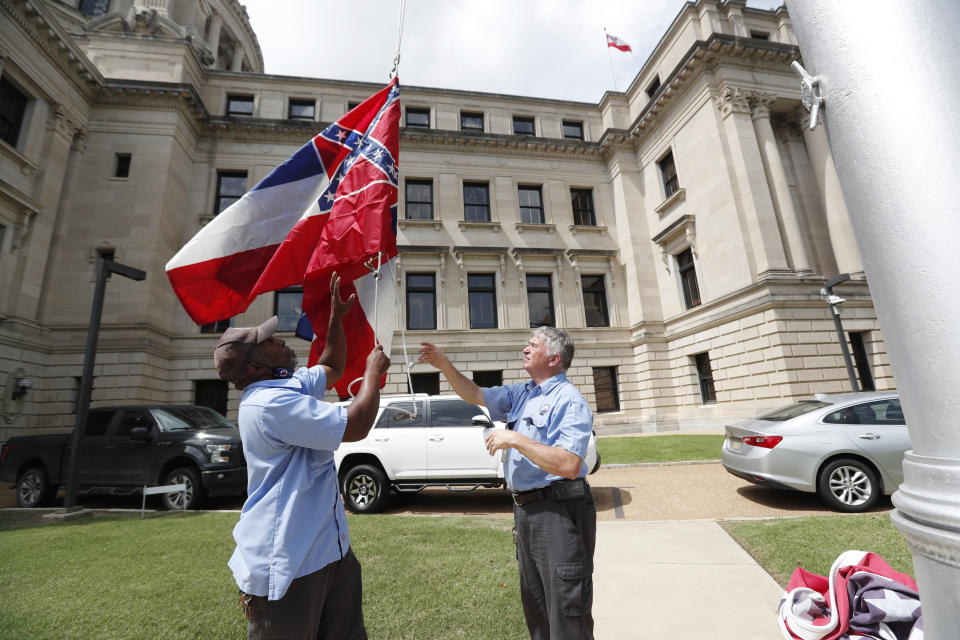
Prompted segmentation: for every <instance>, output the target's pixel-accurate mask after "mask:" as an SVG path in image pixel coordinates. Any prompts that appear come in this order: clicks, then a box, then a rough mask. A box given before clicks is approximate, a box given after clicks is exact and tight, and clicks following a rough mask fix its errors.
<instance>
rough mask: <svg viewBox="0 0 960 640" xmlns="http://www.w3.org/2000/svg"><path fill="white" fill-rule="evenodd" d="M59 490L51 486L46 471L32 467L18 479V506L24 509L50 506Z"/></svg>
mask: <svg viewBox="0 0 960 640" xmlns="http://www.w3.org/2000/svg"><path fill="white" fill-rule="evenodd" d="M57 488H58V487H57V486H56V485H51V484H50V480H49V479H48V478H47V471H46V469H44V468H43V467H30V468H29V469H27V470H26V471H24V472H23V473H21V474H20V477H19V478H18V479H17V506H19V507H22V508H24V509H33V508H35V507H46V506H49V505H50V503H51V502H53V497H54V496H55V495H56V494H57Z"/></svg>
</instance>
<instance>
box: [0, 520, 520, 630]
mask: <svg viewBox="0 0 960 640" xmlns="http://www.w3.org/2000/svg"><path fill="white" fill-rule="evenodd" d="M238 517H239V515H238V514H233V513H188V514H179V513H159V514H153V515H152V516H151V517H148V518H147V519H146V520H143V521H141V520H140V519H139V518H140V516H139V514H109V515H103V514H98V515H97V516H96V517H95V518H91V519H87V520H80V521H76V522H70V523H64V524H49V523H48V522H47V521H44V520H42V519H41V518H40V514H38V513H29V512H28V513H24V512H0V600H2V602H3V605H2V606H0V638H30V639H31V640H39V639H46V638H50V639H54V638H56V639H57V640H61V639H79V638H91V639H96V640H110V639H114V638H116V639H124V640H126V639H132V638H145V639H146V638H149V639H150V640H161V639H165V638H169V639H177V640H181V639H185V638H196V639H202V640H217V639H220V638H224V639H227V638H229V639H231V640H235V639H238V638H245V637H246V624H245V621H244V620H243V615H242V613H241V612H240V609H239V607H238V606H237V604H236V602H237V589H236V586H235V585H234V582H233V577H232V576H231V574H230V571H229V569H228V568H227V560H228V559H229V557H230V554H231V553H232V552H233V548H234V542H233V538H232V535H231V532H232V530H233V526H234V524H236V522H237V519H238ZM348 517H349V519H350V531H351V535H352V537H353V547H354V550H355V552H356V554H357V556H358V557H359V558H360V562H361V563H362V564H363V584H364V601H363V608H364V617H365V620H366V624H367V631H368V633H369V634H370V637H371V638H389V639H391V640H393V639H406V638H409V639H413V638H417V639H421V638H437V639H446V638H470V639H471V640H474V639H476V640H485V639H490V640H504V639H510V638H522V637H524V636H525V634H526V626H525V624H524V622H523V612H522V610H521V608H520V593H519V589H520V588H519V578H518V576H517V569H516V560H515V558H514V549H513V541H512V537H511V533H510V527H511V525H512V522H511V521H509V520H503V519H492V518H439V517H438V518H434V517H397V516H378V515H372V516H371V515H368V516H362V517H354V516H348Z"/></svg>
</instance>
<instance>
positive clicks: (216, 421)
mask: <svg viewBox="0 0 960 640" xmlns="http://www.w3.org/2000/svg"><path fill="white" fill-rule="evenodd" d="M153 415H154V416H155V417H156V418H157V422H159V423H160V428H161V429H162V430H163V431H184V430H186V429H235V428H236V426H235V425H233V424H231V423H230V421H229V420H227V419H226V418H224V417H223V416H222V415H220V414H219V413H217V412H216V411H214V410H213V409H209V408H207V407H164V408H163V409H154V410H153Z"/></svg>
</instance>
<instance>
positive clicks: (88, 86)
mask: <svg viewBox="0 0 960 640" xmlns="http://www.w3.org/2000/svg"><path fill="white" fill-rule="evenodd" d="M0 9H2V10H3V13H5V14H6V15H7V16H9V17H10V19H11V20H12V21H13V22H14V23H16V24H17V25H18V26H19V27H20V29H21V30H22V31H23V33H24V34H26V35H27V37H29V38H30V40H32V41H33V43H34V44H35V45H36V46H37V48H39V49H40V50H41V51H42V52H43V53H44V54H45V55H46V56H47V57H48V59H49V60H50V61H51V62H52V63H53V64H54V66H56V67H57V68H58V69H63V70H64V71H65V72H66V73H65V74H64V75H66V76H67V77H68V78H69V79H70V81H71V82H72V83H73V85H74V86H75V87H76V89H77V90H78V91H79V92H80V94H82V95H84V96H86V97H87V98H88V99H92V98H93V96H94V93H95V91H96V88H97V87H98V86H99V85H102V84H103V76H101V75H100V72H99V71H98V70H97V68H96V67H95V66H93V63H92V62H90V60H89V59H87V57H86V55H84V53H83V52H82V51H81V50H80V49H79V47H77V45H76V43H74V42H73V39H72V38H71V37H70V36H69V35H68V34H67V32H66V31H64V29H63V27H62V26H60V24H59V23H58V22H57V21H56V20H55V19H53V18H51V17H50V16H49V15H48V13H47V11H46V10H45V9H44V8H43V6H42V4H41V3H39V2H37V1H36V0H0Z"/></svg>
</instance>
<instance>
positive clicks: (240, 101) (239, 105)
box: [227, 96, 253, 117]
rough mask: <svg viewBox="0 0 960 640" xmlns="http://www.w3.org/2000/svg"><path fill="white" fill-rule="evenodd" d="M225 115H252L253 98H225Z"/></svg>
mask: <svg viewBox="0 0 960 640" xmlns="http://www.w3.org/2000/svg"><path fill="white" fill-rule="evenodd" d="M227 115H228V116H241V117H249V116H252V115H253V96H227Z"/></svg>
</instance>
